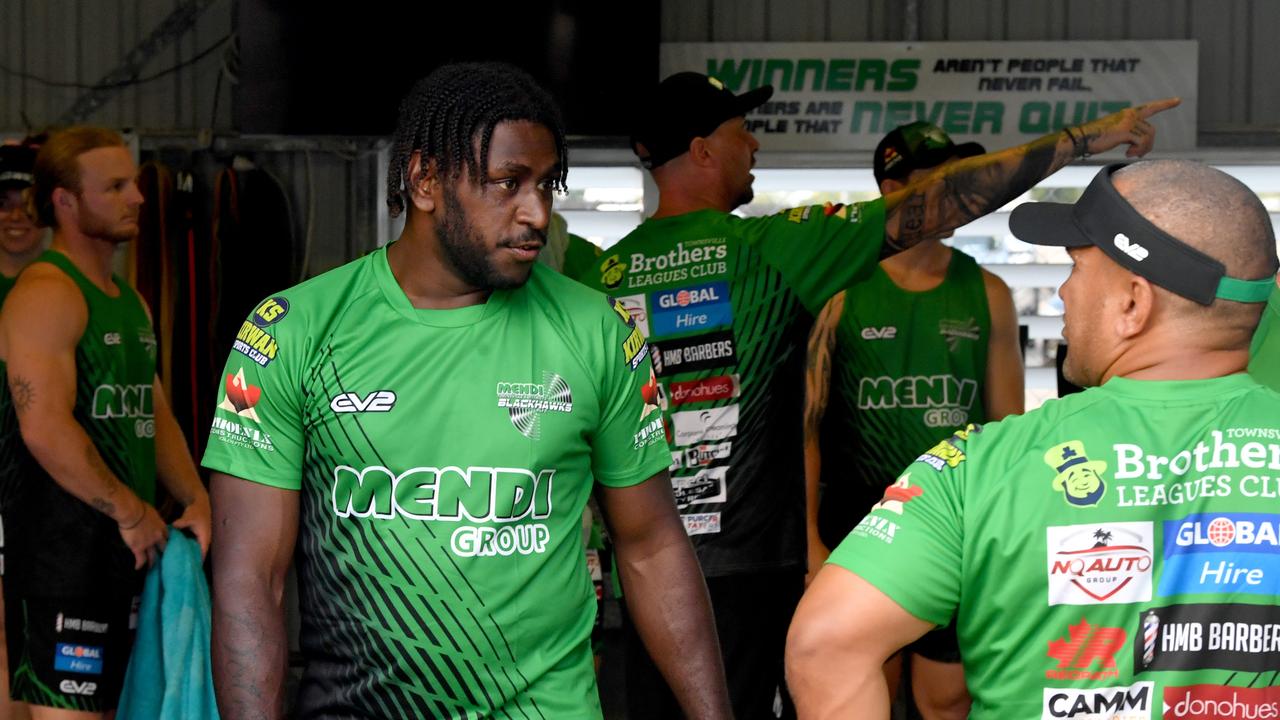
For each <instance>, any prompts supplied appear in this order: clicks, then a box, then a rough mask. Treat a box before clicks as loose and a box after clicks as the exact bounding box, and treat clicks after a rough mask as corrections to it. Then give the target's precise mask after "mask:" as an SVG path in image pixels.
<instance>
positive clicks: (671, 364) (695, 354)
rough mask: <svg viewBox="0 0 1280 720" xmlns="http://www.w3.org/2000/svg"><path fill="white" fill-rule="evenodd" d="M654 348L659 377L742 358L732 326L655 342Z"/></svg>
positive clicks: (711, 367) (732, 363) (733, 362)
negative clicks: (739, 355)
mask: <svg viewBox="0 0 1280 720" xmlns="http://www.w3.org/2000/svg"><path fill="white" fill-rule="evenodd" d="M650 348H651V350H650V355H651V356H652V357H653V370H654V372H656V373H657V374H658V377H666V376H668V375H674V374H676V373H684V372H697V371H699V370H711V369H713V368H722V367H729V366H731V365H736V364H737V362H738V356H737V353H736V350H735V346H734V340H733V331H731V330H721V331H717V332H709V333H703V334H702V335H694V336H693V337H686V338H680V339H678V340H663V341H660V342H653V343H650Z"/></svg>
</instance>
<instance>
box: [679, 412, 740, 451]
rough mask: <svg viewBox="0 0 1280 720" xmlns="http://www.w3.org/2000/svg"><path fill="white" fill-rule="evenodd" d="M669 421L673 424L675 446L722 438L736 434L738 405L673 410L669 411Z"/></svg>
mask: <svg viewBox="0 0 1280 720" xmlns="http://www.w3.org/2000/svg"><path fill="white" fill-rule="evenodd" d="M671 422H672V424H673V425H674V426H675V442H674V444H675V445H676V446H683V445H692V444H694V443H700V442H705V441H707V440H724V439H725V438H730V437H733V436H734V435H737V434H738V406H737V405H736V404H734V405H725V406H724V407H717V408H707V409H706V410H684V411H681V412H675V413H671Z"/></svg>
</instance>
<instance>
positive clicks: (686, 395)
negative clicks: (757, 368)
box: [665, 374, 742, 407]
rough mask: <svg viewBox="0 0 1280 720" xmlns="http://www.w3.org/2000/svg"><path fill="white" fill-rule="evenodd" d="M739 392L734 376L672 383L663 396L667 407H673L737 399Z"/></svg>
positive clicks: (736, 377) (736, 378) (736, 379)
mask: <svg viewBox="0 0 1280 720" xmlns="http://www.w3.org/2000/svg"><path fill="white" fill-rule="evenodd" d="M741 392H742V389H741V386H740V385H739V383H738V376H737V375H736V374H735V375H717V376H715V377H709V378H703V379H702V380H688V381H685V382H672V383H670V385H668V387H667V391H666V394H665V396H666V399H667V403H668V405H670V406H673V407H674V406H678V405H688V404H689V403H698V402H715V401H717V400H731V399H733V398H736V397H738V396H739V395H740V394H741Z"/></svg>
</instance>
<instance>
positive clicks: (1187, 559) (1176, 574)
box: [1159, 513, 1280, 596]
mask: <svg viewBox="0 0 1280 720" xmlns="http://www.w3.org/2000/svg"><path fill="white" fill-rule="evenodd" d="M1278 535H1280V515H1275V514H1267V513H1217V514H1195V515H1188V516H1186V517H1184V518H1182V519H1181V520H1168V521H1165V523H1164V537H1165V542H1164V557H1165V562H1164V568H1163V570H1162V571H1161V576H1160V588H1159V591H1160V594H1161V595H1164V596H1168V595H1180V594H1183V593H1249V594H1253V595H1280V537H1278Z"/></svg>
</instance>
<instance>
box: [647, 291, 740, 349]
mask: <svg viewBox="0 0 1280 720" xmlns="http://www.w3.org/2000/svg"><path fill="white" fill-rule="evenodd" d="M652 299H653V302H652V303H651V305H652V307H653V318H652V319H653V331H654V333H655V334H657V335H658V336H659V337H662V336H664V335H676V334H679V333H686V332H696V331H699V330H709V329H711V328H716V327H723V326H725V325H728V324H730V323H732V322H733V307H732V306H731V305H730V303H729V283H727V282H723V281H721V282H713V283H706V284H703V285H692V286H689V287H682V288H676V289H673V290H663V291H660V292H655V293H653V295H652Z"/></svg>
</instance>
